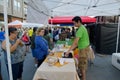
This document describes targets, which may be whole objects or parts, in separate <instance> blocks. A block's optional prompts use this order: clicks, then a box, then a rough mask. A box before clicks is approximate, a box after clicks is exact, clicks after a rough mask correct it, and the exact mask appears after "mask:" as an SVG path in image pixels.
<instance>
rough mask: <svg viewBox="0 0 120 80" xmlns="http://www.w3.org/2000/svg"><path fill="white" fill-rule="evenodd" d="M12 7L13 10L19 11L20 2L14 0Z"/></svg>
mask: <svg viewBox="0 0 120 80" xmlns="http://www.w3.org/2000/svg"><path fill="white" fill-rule="evenodd" d="M14 8H15V11H17V12H20V10H21V3H20V2H19V1H17V0H14Z"/></svg>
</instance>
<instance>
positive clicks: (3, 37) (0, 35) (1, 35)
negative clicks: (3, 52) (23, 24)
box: [0, 32, 5, 41]
mask: <svg viewBox="0 0 120 80" xmlns="http://www.w3.org/2000/svg"><path fill="white" fill-rule="evenodd" d="M4 34H5V32H0V40H1V41H3V40H4V39H5V36H4Z"/></svg>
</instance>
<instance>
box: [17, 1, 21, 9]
mask: <svg viewBox="0 0 120 80" xmlns="http://www.w3.org/2000/svg"><path fill="white" fill-rule="evenodd" d="M17 7H18V11H20V8H21V5H20V2H18V5H17Z"/></svg>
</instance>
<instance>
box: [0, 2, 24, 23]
mask: <svg viewBox="0 0 120 80" xmlns="http://www.w3.org/2000/svg"><path fill="white" fill-rule="evenodd" d="M7 3H8V11H7V12H8V22H12V21H15V20H19V21H23V19H24V18H25V12H24V0H7ZM3 14H4V0H0V21H4V15H3Z"/></svg>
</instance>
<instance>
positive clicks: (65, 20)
mask: <svg viewBox="0 0 120 80" xmlns="http://www.w3.org/2000/svg"><path fill="white" fill-rule="evenodd" d="M73 17H74V16H67V17H54V18H52V19H49V24H51V22H52V24H64V23H68V24H70V23H72V18H73ZM81 19H82V22H83V23H95V22H96V18H92V17H88V16H81ZM51 20H52V21H51Z"/></svg>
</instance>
